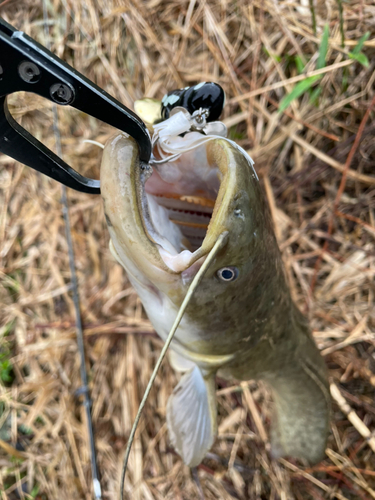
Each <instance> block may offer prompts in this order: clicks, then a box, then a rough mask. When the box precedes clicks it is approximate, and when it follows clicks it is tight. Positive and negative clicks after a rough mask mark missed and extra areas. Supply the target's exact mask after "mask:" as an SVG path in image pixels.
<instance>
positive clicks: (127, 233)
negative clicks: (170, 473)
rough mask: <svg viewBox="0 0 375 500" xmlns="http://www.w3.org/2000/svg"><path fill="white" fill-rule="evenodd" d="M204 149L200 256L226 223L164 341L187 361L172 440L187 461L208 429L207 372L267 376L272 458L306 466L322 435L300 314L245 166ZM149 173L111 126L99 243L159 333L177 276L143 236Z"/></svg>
mask: <svg viewBox="0 0 375 500" xmlns="http://www.w3.org/2000/svg"><path fill="white" fill-rule="evenodd" d="M204 147H205V148H206V155H207V161H208V163H209V164H210V165H215V166H216V167H217V168H218V169H219V171H220V175H221V179H222V180H221V184H220V189H219V192H218V195H217V198H216V202H215V207H214V211H213V214H212V218H211V222H210V224H209V227H208V230H207V234H206V237H205V239H204V241H203V243H202V247H201V249H200V257H204V256H205V255H207V254H208V252H209V251H210V250H211V248H212V247H213V245H214V243H215V241H216V240H217V238H218V236H219V235H220V234H222V233H223V232H225V231H228V233H229V237H228V243H227V244H226V246H225V248H224V249H223V250H222V251H221V252H220V253H219V254H218V255H217V257H216V259H215V262H214V264H212V265H211V266H210V267H209V269H208V271H207V273H206V275H205V276H204V278H203V280H202V283H201V284H200V286H199V288H198V289H197V291H196V292H195V294H194V296H193V298H192V301H191V302H190V304H189V306H188V308H187V311H186V313H185V316H184V318H183V320H182V322H181V325H180V327H179V329H178V330H177V332H176V336H175V339H174V340H173V342H172V346H171V347H172V349H173V350H174V351H175V352H176V353H177V355H178V357H181V358H183V359H185V360H187V363H188V364H189V363H190V364H193V365H192V366H194V367H195V368H191V365H189V367H190V368H191V369H190V371H188V372H187V373H186V374H185V375H184V376H183V378H182V379H181V381H180V383H179V384H178V386H177V389H176V390H175V392H174V394H172V396H171V398H170V402H169V403H168V408H167V420H168V426H169V430H170V434H171V439H172V442H173V444H174V446H175V447H176V449H177V451H178V452H179V453H180V455H181V456H182V458H183V459H184V461H185V462H186V463H187V464H188V465H190V466H194V465H197V464H198V463H199V462H200V461H201V460H202V459H203V457H204V455H205V453H206V452H207V451H208V449H209V448H210V446H211V445H212V442H213V439H214V437H215V434H216V430H217V424H216V398H215V392H214V391H215V387H214V376H215V374H216V373H217V372H219V373H220V375H222V376H225V377H234V378H236V379H241V380H248V379H257V380H264V381H265V382H267V383H268V384H269V386H270V387H271V389H272V394H273V399H274V418H273V421H272V427H271V441H272V451H273V454H274V456H276V457H279V456H290V457H294V458H297V459H300V460H302V461H304V462H305V463H309V464H313V463H316V462H318V461H320V460H321V459H322V458H323V457H324V452H325V447H326V441H327V436H328V432H329V413H330V397H329V390H328V381H327V380H328V379H327V370H326V367H325V364H324V361H323V359H322V357H321V356H320V354H319V351H318V349H317V347H316V345H315V343H314V341H313V338H312V335H311V331H310V328H309V325H308V323H307V321H306V319H305V318H304V317H303V315H302V314H301V312H300V311H299V309H298V308H297V307H296V306H295V305H294V303H293V301H292V299H291V296H290V291H289V287H288V284H287V281H286V277H285V272H284V267H283V263H282V259H281V254H280V251H279V248H278V245H277V242H276V239H275V235H274V230H273V224H272V220H271V215H270V211H269V207H268V205H267V203H266V201H265V197H264V195H263V192H262V190H261V187H260V184H259V181H258V179H257V177H256V175H255V172H254V171H253V169H252V166H251V164H250V163H249V161H248V159H247V158H246V157H245V156H244V154H243V153H242V152H241V151H240V150H239V149H237V148H236V147H234V146H233V145H232V144H230V143H229V142H227V141H225V140H223V139H217V140H213V141H211V142H209V143H207V144H206V145H205V146H204ZM180 161H183V159H181V160H180ZM146 170H147V168H146ZM149 174H150V173H149V172H148V173H147V172H146V173H145V172H144V170H143V173H142V169H140V163H139V157H138V151H137V146H136V144H135V142H134V141H133V140H132V139H131V138H129V137H127V136H126V135H124V134H121V135H118V136H117V137H115V138H112V139H111V140H110V141H109V142H108V143H107V145H106V147H105V149H104V154H103V161H102V167H101V192H102V197H103V200H104V209H105V213H106V217H107V221H108V229H109V232H110V236H111V245H112V247H111V250H112V252H113V254H114V255H115V257H116V258H117V260H118V261H119V262H120V263H121V264H122V265H123V266H124V268H125V269H126V270H127V272H128V275H129V279H130V281H131V282H132V284H133V286H134V287H135V289H136V291H137V293H138V294H139V296H140V298H141V300H142V302H143V304H144V307H145V310H146V313H147V314H148V316H149V318H150V321H151V322H152V324H153V325H154V327H155V330H156V331H157V332H158V333H159V335H160V336H161V337H162V338H163V339H165V338H166V335H167V333H168V331H169V329H170V327H171V325H172V322H173V320H174V318H175V317H176V315H177V311H178V309H179V307H180V305H181V303H182V300H183V298H184V296H185V294H186V291H187V289H188V286H189V280H186V279H182V278H183V275H184V272H176V271H172V270H171V269H170V268H169V267H168V266H167V265H166V264H165V262H164V261H163V259H162V258H161V257H160V253H159V250H158V248H159V245H158V243H157V242H155V237H150V234H149V231H150V229H148V227H149V226H148V224H147V215H146V216H145V214H144V210H145V207H144V204H143V201H142V200H143V198H144V179H143V180H142V175H143V176H145V175H146V176H147V175H149ZM146 211H147V210H146ZM194 265H195V264H193V266H192V267H191V268H190V269H194ZM226 267H232V268H235V269H236V270H237V271H236V272H238V277H237V275H236V279H234V280H233V281H230V282H223V281H222V280H220V279H218V274H217V273H218V271H219V270H221V269H223V268H226ZM197 370H198V371H197ZM181 371H184V370H183V369H181ZM185 389H186V392H184V391H185ZM181 394H183V395H184V398H185V400H184V398H183V397H182V396H181ZM190 394H196V400H197V401H198V403H197V404H199V405H201V406H202V408H203V410H202V413H204V412H206V415H207V418H206V417H202V423H201V425H202V426H203V427H202V428H203V431H202V434H203V435H204V439H203V438H202V442H200V441H199V439H200V438H199V437H198V436H196V435H195V434H194V432H195V427H196V426H197V424H196V422H195V421H194V422H189V419H191V418H192V417H191V416H190V414H191V413H192V410H191V407H193V405H194V404H195V403H194V400H191V401H190V400H188V398H189V397H190V396H189V395H190ZM189 405H190V408H188V407H189ZM180 428H182V430H180ZM189 433H192V435H191V436H190V435H188V436H186V434H189ZM190 441H192V442H193V444H191V443H190Z"/></svg>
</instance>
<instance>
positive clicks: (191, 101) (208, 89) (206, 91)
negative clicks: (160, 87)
mask: <svg viewBox="0 0 375 500" xmlns="http://www.w3.org/2000/svg"><path fill="white" fill-rule="evenodd" d="M224 104H225V93H224V90H223V89H222V88H221V87H220V85H218V84H217V83H213V82H201V83H198V84H197V85H195V86H194V87H185V88H184V89H178V90H172V91H171V92H168V94H165V96H164V97H163V99H162V101H161V117H162V119H163V120H167V119H168V118H169V117H170V114H171V111H172V110H173V109H174V108H177V107H182V108H185V109H186V110H187V111H188V112H189V113H190V114H191V115H193V114H194V113H195V112H196V111H199V110H203V111H205V112H206V121H207V122H213V121H215V120H217V119H218V118H219V116H220V115H221V113H222V111H223V108H224Z"/></svg>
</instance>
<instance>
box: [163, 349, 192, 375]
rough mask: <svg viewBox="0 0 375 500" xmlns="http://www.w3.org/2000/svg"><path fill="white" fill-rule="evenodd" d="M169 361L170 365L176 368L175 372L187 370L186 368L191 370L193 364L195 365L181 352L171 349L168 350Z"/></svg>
mask: <svg viewBox="0 0 375 500" xmlns="http://www.w3.org/2000/svg"><path fill="white" fill-rule="evenodd" d="M168 354H169V362H170V364H171V365H172V368H173V369H174V370H176V372H187V371H188V370H192V369H193V368H194V367H195V366H197V365H196V364H195V363H194V362H193V361H190V359H186V358H184V356H182V355H181V354H179V353H178V352H176V351H173V350H172V349H170V350H169V352H168Z"/></svg>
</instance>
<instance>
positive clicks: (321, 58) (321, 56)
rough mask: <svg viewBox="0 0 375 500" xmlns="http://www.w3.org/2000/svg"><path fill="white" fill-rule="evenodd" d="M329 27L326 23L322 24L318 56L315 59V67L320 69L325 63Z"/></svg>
mask: <svg viewBox="0 0 375 500" xmlns="http://www.w3.org/2000/svg"><path fill="white" fill-rule="evenodd" d="M328 39H329V28H328V24H325V25H324V30H323V36H322V40H321V42H320V47H319V56H318V60H317V61H316V69H322V68H324V67H325V65H326V57H327V51H328Z"/></svg>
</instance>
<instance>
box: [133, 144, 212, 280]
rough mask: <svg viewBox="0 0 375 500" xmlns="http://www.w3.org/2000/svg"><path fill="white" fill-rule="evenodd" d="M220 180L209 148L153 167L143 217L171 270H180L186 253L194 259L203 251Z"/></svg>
mask: <svg viewBox="0 0 375 500" xmlns="http://www.w3.org/2000/svg"><path fill="white" fill-rule="evenodd" d="M221 179H222V174H221V172H220V170H219V168H218V166H217V165H215V164H214V163H213V162H210V161H209V160H208V158H207V150H206V145H201V146H199V147H197V148H196V149H193V150H191V151H187V152H186V153H184V154H182V155H181V156H180V157H179V158H178V159H177V160H174V161H169V162H166V163H162V164H159V165H155V166H154V167H153V172H152V175H151V176H150V177H149V178H148V179H147V180H146V182H145V186H144V191H143V193H144V196H145V198H146V203H147V205H148V209H147V210H146V211H145V210H143V213H142V215H143V217H144V219H145V218H146V219H147V220H145V225H146V228H147V230H148V233H149V236H151V238H152V239H154V241H155V242H156V243H159V244H160V245H161V247H162V251H161V252H160V254H161V256H162V258H163V260H164V261H165V262H166V264H167V265H168V266H169V267H171V268H172V269H173V268H175V267H176V266H177V267H179V260H183V261H185V260H186V257H187V255H186V254H187V253H189V254H190V255H191V252H195V251H196V250H198V249H199V248H200V247H201V245H202V243H203V240H204V238H205V236H206V233H207V229H208V226H209V223H210V220H211V217H212V214H213V211H214V207H215V202H216V198H217V195H218V192H219V189H220V184H221ZM156 235H157V236H156ZM155 236H156V237H155ZM163 250H164V251H163ZM166 252H167V253H169V254H170V256H171V257H173V260H174V261H175V263H174V264H173V265H171V261H170V259H168V258H167V259H166ZM181 253H182V254H183V255H181V259H179V258H178V255H179V254H181ZM183 257H185V258H183ZM181 263H182V262H181ZM174 270H177V269H174Z"/></svg>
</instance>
